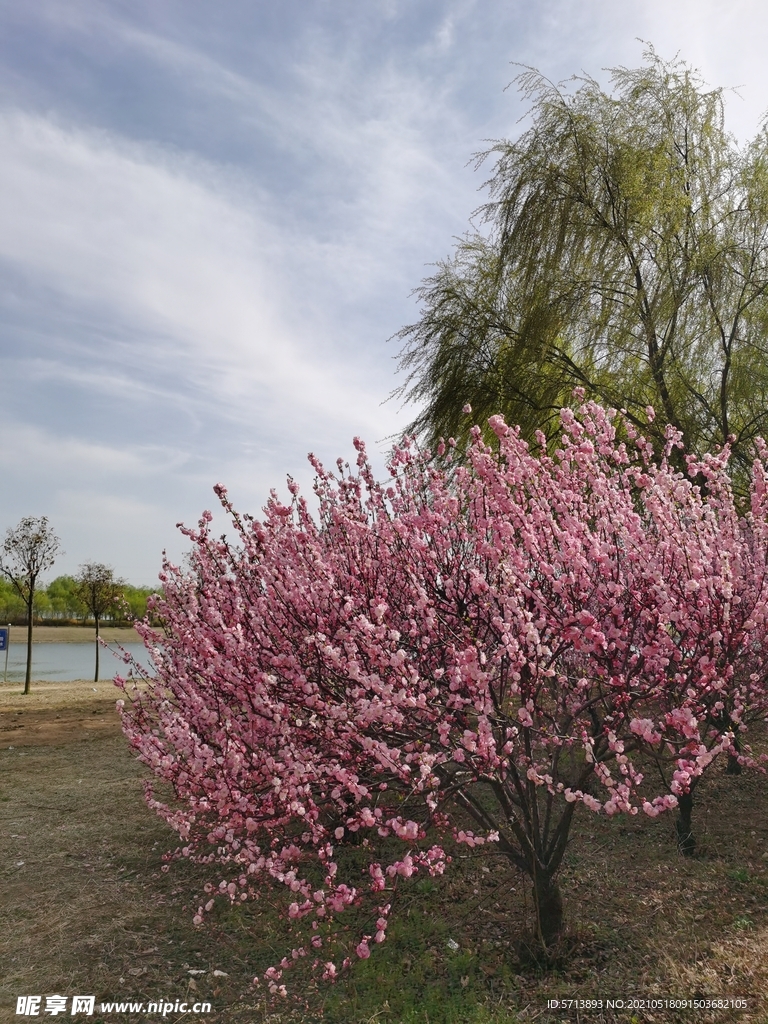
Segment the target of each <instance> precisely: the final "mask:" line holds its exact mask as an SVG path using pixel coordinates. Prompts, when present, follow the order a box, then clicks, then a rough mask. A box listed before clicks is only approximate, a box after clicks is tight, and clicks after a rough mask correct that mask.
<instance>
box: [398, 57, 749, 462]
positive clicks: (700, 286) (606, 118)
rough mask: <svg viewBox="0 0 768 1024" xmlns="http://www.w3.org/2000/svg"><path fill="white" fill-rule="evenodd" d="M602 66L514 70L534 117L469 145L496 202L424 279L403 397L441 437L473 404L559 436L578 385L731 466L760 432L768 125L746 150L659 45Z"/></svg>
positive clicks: (718, 99)
mask: <svg viewBox="0 0 768 1024" xmlns="http://www.w3.org/2000/svg"><path fill="white" fill-rule="evenodd" d="M610 75H611V83H612V88H611V91H610V92H606V91H604V90H603V89H602V88H601V86H600V85H599V84H598V82H597V81H595V80H594V79H592V78H588V77H586V78H584V77H582V78H574V79H572V80H571V81H570V83H566V84H565V85H555V84H553V83H552V82H550V81H549V80H547V79H546V78H545V77H544V76H543V75H541V74H540V73H539V72H538V71H536V70H533V69H527V70H525V71H524V72H523V73H522V74H521V75H519V76H518V78H517V79H516V82H517V84H518V86H519V88H520V90H521V92H522V94H523V96H524V97H525V99H526V100H527V101H528V103H529V104H530V118H531V120H530V126H529V127H528V128H527V130H525V131H524V132H522V134H521V135H520V136H519V138H517V139H516V140H515V141H508V140H501V141H498V142H496V143H495V144H494V145H493V146H492V147H491V148H490V149H488V150H487V151H486V152H483V153H481V154H479V155H478V157H477V165H478V166H480V165H481V164H482V163H484V162H485V161H487V160H488V159H489V158H494V159H495V163H494V165H493V172H492V174H491V177H490V179H489V180H488V181H487V182H486V185H485V187H486V189H487V195H488V202H486V203H485V204H484V205H483V206H482V207H480V209H479V211H477V214H476V216H477V221H476V223H477V225H478V229H477V230H474V231H473V232H472V233H469V234H467V235H466V236H465V237H464V238H462V239H461V240H460V241H459V242H458V244H457V247H456V249H455V252H454V254H453V256H452V257H451V258H449V259H447V260H445V261H443V262H441V263H438V264H437V270H436V272H435V274H434V275H432V276H431V277H429V278H428V279H426V280H425V281H424V282H423V283H422V285H421V287H420V288H419V289H417V295H418V296H419V298H420V300H421V304H422V309H421V316H420V319H419V321H418V322H417V323H415V324H412V325H410V326H408V327H405V328H403V329H402V330H401V331H400V332H399V334H398V337H399V338H400V339H401V340H403V341H404V342H405V344H404V347H403V349H402V352H401V355H400V360H401V368H402V369H403V370H404V371H405V374H406V377H405V381H404V383H403V385H402V386H401V387H400V388H399V389H398V392H396V394H399V395H400V396H401V397H405V398H407V399H410V400H413V401H415V402H417V403H419V404H421V405H422V411H421V412H420V413H419V415H418V416H417V418H416V419H415V421H414V423H413V424H412V426H413V428H414V429H415V431H416V432H417V433H420V434H421V435H422V436H426V437H427V438H428V439H429V440H430V441H431V442H434V441H436V440H437V438H438V437H439V436H441V435H442V436H449V435H454V436H456V437H459V436H461V435H463V433H464V432H465V430H466V427H467V425H468V422H467V421H466V420H465V419H464V418H463V417H462V414H461V409H462V406H463V405H464V403H465V402H467V401H468V402H470V403H471V405H472V406H473V410H474V414H475V415H474V416H473V418H472V422H477V420H478V419H482V418H485V417H488V416H490V415H493V414H495V413H499V412H501V413H503V414H504V416H505V417H506V419H507V420H508V421H509V422H513V423H520V424H521V426H522V427H523V429H524V431H525V432H526V433H527V434H529V435H530V434H533V432H534V431H535V430H537V429H542V430H544V432H545V433H550V432H553V431H555V430H557V424H558V418H557V410H558V409H559V408H560V407H561V406H562V405H565V404H568V403H569V401H570V395H571V392H572V390H573V388H574V387H575V386H578V387H582V388H584V389H585V392H586V394H587V396H588V397H592V398H595V399H598V400H599V401H600V402H602V403H603V404H608V405H612V406H615V407H618V408H623V409H626V411H627V416H628V419H629V420H630V422H634V423H635V424H636V425H637V426H638V427H640V428H641V429H642V430H643V431H644V432H645V433H647V434H650V435H654V434H655V436H656V437H658V438H660V437H661V435H662V433H663V430H664V427H665V426H666V425H667V424H672V425H673V426H675V427H676V428H678V429H679V430H681V431H682V433H683V436H684V438H685V442H686V445H687V446H688V448H689V449H692V450H698V451H704V450H710V449H712V448H713V447H714V446H716V445H718V444H722V443H723V442H724V441H725V440H726V439H727V438H728V437H729V435H734V436H735V439H736V440H735V445H734V453H735V459H736V461H737V463H738V461H739V460H742V461H743V460H744V459H745V458H746V457H747V453H748V449H749V447H750V445H749V442H750V441H751V440H752V439H753V438H754V437H755V436H756V435H757V434H760V433H765V431H766V428H768V363H767V360H766V354H767V352H768V343H767V342H766V340H765V339H766V333H767V331H768V129H767V128H766V126H765V125H763V127H762V128H761V130H760V131H759V133H758V134H757V136H756V138H755V139H754V140H753V141H752V142H751V143H749V144H747V145H744V146H739V145H738V144H737V142H736V140H735V139H734V138H733V136H731V135H730V134H728V132H727V131H726V130H725V125H724V112H723V92H722V90H721V89H708V88H707V87H706V86H705V85H704V83H703V82H702V80H701V78H700V76H699V74H698V73H697V72H696V71H695V70H693V69H691V68H690V67H689V66H688V65H686V64H685V63H683V62H681V61H678V60H676V61H673V62H671V63H668V62H665V61H663V60H662V59H661V58H660V57H659V56H658V55H657V54H656V53H655V51H654V50H653V49H649V50H647V51H646V52H645V54H644V63H643V66H642V67H640V68H638V69H635V70H629V69H626V68H616V69H613V70H612V71H611V72H610ZM649 406H653V407H654V409H655V411H656V418H655V420H652V419H651V417H649V414H648V412H647V407H649Z"/></svg>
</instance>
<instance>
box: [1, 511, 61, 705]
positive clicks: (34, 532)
mask: <svg viewBox="0 0 768 1024" xmlns="http://www.w3.org/2000/svg"><path fill="white" fill-rule="evenodd" d="M61 553H62V552H61V543H60V541H59V538H58V537H57V536H56V534H55V533H54V532H53V529H52V527H51V526H50V524H49V523H48V517H47V516H42V518H40V519H36V518H35V517H34V516H25V517H24V518H23V519H22V520H21V522H20V523H19V524H18V526H16V527H15V528H14V529H11V528H10V527H9V529H8V530H7V531H6V534H5V541H4V542H3V548H2V552H1V553H0V572H2V573H3V575H4V576H5V577H7V579H9V580H10V581H11V583H12V584H13V587H14V589H15V590H16V591H17V593H18V594H19V596H20V597H21V599H22V600H23V601H24V604H25V605H26V607H27V671H26V676H25V680H24V693H29V683H30V679H31V678H32V626H33V605H34V601H35V588H36V586H37V581H38V578H39V576H40V574H41V573H42V572H45V571H46V569H50V568H51V566H52V565H53V563H54V562H55V561H56V556H57V555H59V554H61Z"/></svg>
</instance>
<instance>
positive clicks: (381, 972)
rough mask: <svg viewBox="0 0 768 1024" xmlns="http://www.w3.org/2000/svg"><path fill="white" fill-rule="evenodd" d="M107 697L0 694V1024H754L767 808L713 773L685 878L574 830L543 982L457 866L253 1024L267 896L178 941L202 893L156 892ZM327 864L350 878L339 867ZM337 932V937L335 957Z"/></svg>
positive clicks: (498, 866)
mask: <svg viewBox="0 0 768 1024" xmlns="http://www.w3.org/2000/svg"><path fill="white" fill-rule="evenodd" d="M115 695H116V691H115V690H114V688H113V687H112V685H111V684H109V683H100V684H96V687H95V692H94V684H92V683H85V682H83V683H73V684H62V683H54V684H35V685H34V686H33V693H32V694H31V696H30V697H26V698H25V697H22V696H20V695H19V688H18V684H17V685H16V686H14V687H5V688H2V689H0V772H1V774H0V780H1V781H0V823H1V826H0V833H1V835H2V838H0V855H1V857H0V864H1V865H2V867H0V871H2V875H3V879H2V889H3V898H2V903H3V906H2V909H3V917H4V921H5V923H4V926H3V929H2V931H0V963H2V965H3V970H2V980H0V1021H3V1022H5V1021H11V1020H21V1019H26V1018H22V1017H17V1016H16V1015H15V1003H16V997H17V996H19V995H35V994H37V995H45V994H54V993H57V994H61V995H68V996H70V997H71V996H72V995H95V996H96V1002H97V1011H96V1013H95V1015H94V1016H93V1017H87V1018H86V1017H83V1018H77V1019H82V1020H89V1021H92V1022H93V1024H99V1022H100V1021H107V1020H110V1021H116V1020H120V1021H124V1022H128V1021H133V1020H134V1019H135V1020H136V1021H139V1020H141V1021H147V1020H151V1019H153V1018H152V1017H147V1016H146V1015H141V1016H135V1017H132V1016H131V1015H130V1014H128V1013H125V1014H110V1015H108V1016H106V1015H105V1016H100V1015H99V1011H98V1005H99V1003H101V1002H102V1001H118V1000H126V1001H128V1000H132V1001H142V1000H143V1001H149V1000H155V1001H157V1000H161V999H162V1000H168V1001H171V1002H175V1001H176V1000H187V1001H188V1002H190V1003H192V1002H194V1001H203V1000H207V1001H210V1002H211V1004H212V1007H213V1012H212V1013H210V1014H206V1015H205V1016H200V1017H197V1018H192V1017H191V1016H190V1015H187V1016H184V1017H183V1019H184V1020H191V1019H198V1020H201V1021H206V1022H212V1024H213V1022H215V1024H229V1022H232V1024H240V1022H242V1024H255V1022H262V1021H263V1022H267V1021H270V1022H272V1024H283V1022H294V1021H320V1020H323V1021H327V1022H331V1024H357V1022H373V1021H376V1022H382V1024H383V1022H387V1021H390V1022H394V1024H400V1022H403V1024H449V1022H451V1024H453V1022H455V1024H459V1022H462V1024H463V1022H467V1024H518V1022H523V1021H532V1020H536V1021H538V1022H540V1024H555V1022H560V1021H576V1020H580V1021H606V1022H608V1021H616V1022H619V1021H621V1022H630V1021H633V1020H636V1021H646V1020H648V1021H664V1022H667V1021H678V1020H679V1021H691V1020H695V1021H696V1022H697V1024H698V1022H703V1021H710V1020H711V1021H718V1022H724V1021H731V1020H733V1021H736V1020H739V1021H742V1022H746V1021H755V1022H759V1021H765V1020H768V1002H766V1000H765V996H766V994H768V814H767V813H766V812H768V788H767V787H766V784H765V782H766V780H765V778H764V777H763V776H761V775H759V774H758V773H753V772H749V773H745V774H743V775H742V776H740V777H731V776H726V775H724V774H723V773H722V771H717V772H715V774H714V775H713V776H712V777H711V778H708V779H706V780H705V781H704V782H703V783H702V784H701V787H700V790H699V792H698V793H697V809H696V811H695V815H696V827H697V838H698V842H699V849H698V855H697V856H696V857H695V858H693V859H682V858H679V857H678V856H677V855H676V853H675V850H674V840H673V824H672V817H671V816H670V817H663V816H662V817H661V818H659V819H658V820H657V821H650V820H639V818H626V819H622V820H613V821H609V820H607V819H604V818H600V817H597V816H595V815H591V814H588V813H583V814H582V815H581V816H580V818H579V819H578V823H577V827H576V831H575V834H574V840H573V842H572V844H571V847H570V851H569V853H568V855H567V860H566V864H565V866H564V869H563V871H562V874H561V883H562V888H563V895H564V898H565V904H566V915H567V918H568V921H569V929H568V934H567V936H566V938H565V939H564V940H563V943H562V947H561V949H559V950H557V951H555V954H554V956H553V960H552V963H550V964H549V965H544V964H542V963H541V958H540V956H539V955H538V952H537V950H536V948H535V946H533V945H532V944H531V943H529V942H528V941H527V940H526V935H527V934H529V932H530V929H531V926H532V907H531V901H530V893H529V891H528V887H527V885H526V884H525V881H524V880H523V879H522V878H521V877H520V875H519V874H517V873H516V872H514V871H512V870H510V869H509V868H508V867H507V866H506V865H505V864H504V862H502V861H501V860H499V859H498V858H489V857H478V856H476V855H474V854H473V851H468V850H466V849H463V850H462V851H461V852H462V854H463V856H461V857H459V858H457V860H456V861H455V863H454V865H452V868H451V870H450V872H449V873H448V874H447V875H446V877H445V878H444V879H437V880H432V879H417V880H415V881H413V882H412V883H411V884H410V885H409V887H408V889H407V891H406V892H405V893H404V899H403V904H402V911H403V912H402V913H401V915H400V916H399V917H395V918H394V919H393V922H392V925H391V928H390V938H389V939H388V940H387V942H385V943H384V944H383V945H381V946H377V947H374V949H373V953H372V956H371V958H370V959H369V960H368V961H365V962H360V963H357V964H356V966H355V969H354V970H353V971H352V973H351V974H350V975H349V976H348V977H346V978H345V979H344V980H343V981H342V982H340V983H338V984H337V985H335V986H328V985H325V984H322V983H321V984H316V983H315V982H314V981H313V980H312V978H311V977H310V976H309V975H308V974H307V973H306V972H304V971H303V970H302V968H303V964H300V966H299V968H298V969H296V970H295V971H291V972H288V973H287V974H286V976H285V978H284V980H285V981H286V983H287V984H288V985H289V986H290V987H291V989H292V990H293V992H294V993H295V995H296V1001H295V1002H289V1001H286V1000H282V1001H280V1002H278V1003H277V1004H274V1003H272V1002H270V1001H269V1000H268V999H267V997H266V995H265V994H264V992H263V987H262V989H261V990H257V989H255V988H254V987H253V985H252V983H251V979H252V978H253V975H254V974H256V973H259V974H263V971H264V969H265V968H266V967H267V966H269V965H270V964H274V963H277V962H278V961H279V960H280V959H281V957H282V956H283V955H285V953H286V952H288V951H289V949H290V946H291V942H290V940H289V938H288V937H287V932H286V926H285V922H284V921H283V920H282V919H281V918H280V916H279V914H278V910H277V908H276V906H275V905H274V904H273V902H272V897H271V896H270V894H269V893H267V894H265V897H264V898H263V899H262V900H260V901H259V902H258V903H255V904H247V905H245V906H242V907H235V908H230V907H226V906H225V907H221V908H219V909H214V911H213V912H212V913H211V914H210V915H209V916H208V917H206V919H205V923H204V924H203V926H202V927H200V928H196V927H195V926H194V925H193V923H192V916H193V914H194V911H195V909H196V907H197V906H198V905H199V903H200V902H201V900H200V895H201V893H202V887H203V884H204V883H205V881H207V880H209V879H211V880H214V881H217V880H218V875H217V874H216V872H215V869H214V870H213V871H211V869H210V868H204V867H202V866H196V865H191V864H189V863H187V862H176V863H174V864H172V865H171V868H170V870H169V871H168V872H163V871H162V870H161V868H162V866H163V862H162V860H161V856H162V854H163V852H164V851H166V850H168V849H172V848H174V847H175V846H176V845H177V844H176V842H175V841H174V840H175V835H174V834H173V833H172V832H171V831H170V830H169V829H168V828H167V826H166V825H165V824H164V823H163V822H162V821H161V820H160V819H159V818H157V817H156V815H155V814H154V813H152V812H150V811H149V810H148V809H147V807H146V805H145V804H144V801H143V797H142V787H141V781H142V778H143V777H144V772H143V769H142V768H141V766H140V765H139V764H138V763H137V762H136V760H135V759H134V758H133V756H132V755H131V753H130V752H129V750H128V749H127V745H126V743H125V740H124V738H123V737H122V734H121V733H120V731H119V723H118V719H117V715H116V712H115V711H114V699H115ZM468 854H469V855H468ZM343 856H344V857H345V858H346V861H347V867H348V868H349V869H350V870H354V868H355V865H356V863H357V859H359V851H357V850H355V849H354V848H352V849H350V850H348V851H345V853H344V854H343ZM341 870H343V867H342V869H341ZM358 928H359V929H360V930H363V929H364V928H365V923H364V922H363V921H358V922H355V921H354V919H352V918H350V935H352V934H355V932H356V930H357V929H358ZM217 970H218V971H220V972H225V973H224V974H222V975H214V973H213V972H214V971H217ZM194 971H197V972H200V971H203V972H205V973H196V974H194V973H191V972H194ZM729 995H730V996H748V997H749V1000H750V1011H749V1012H748V1013H747V1014H737V1013H730V1012H727V1011H719V1012H717V1013H712V1014H708V1013H707V1012H705V1011H696V1012H695V1013H694V1012H692V1011H689V1012H675V1011H672V1010H669V1009H667V1010H652V1011H650V1012H649V1011H637V1010H635V1011H629V1010H627V1011H608V1010H606V1009H605V1008H603V1010H589V1009H585V1008H580V1009H579V1010H578V1011H577V1010H576V1009H572V1010H563V1009H559V1010H556V1011H555V1010H548V1009H547V1001H548V1000H552V999H560V1000H563V999H585V1000H590V999H603V1000H604V1001H605V1000H606V999H607V998H612V999H625V1000H629V999H631V998H632V997H641V998H645V999H649V998H654V997H681V998H682V997H684V998H693V997H699V998H701V997H707V996H729ZM39 1019H47V1018H45V1017H41V1018H39ZM57 1019H58V1018H57ZM67 1019H69V1016H68V1017H67ZM155 1019H161V1018H159V1017H158V1018H155ZM181 1019H182V1016H181V1015H180V1014H175V1015H174V1014H173V1013H171V1014H169V1015H167V1016H166V1017H165V1020H169V1021H174V1020H181Z"/></svg>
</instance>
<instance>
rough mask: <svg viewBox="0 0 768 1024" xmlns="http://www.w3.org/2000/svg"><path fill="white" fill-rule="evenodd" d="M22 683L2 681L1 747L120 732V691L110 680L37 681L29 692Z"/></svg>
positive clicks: (67, 740)
mask: <svg viewBox="0 0 768 1024" xmlns="http://www.w3.org/2000/svg"><path fill="white" fill-rule="evenodd" d="M20 686H21V684H20V683H7V684H5V685H0V749H2V748H7V747H9V746H13V747H19V746H40V745H53V746H57V745H59V744H62V743H77V742H79V741H80V740H83V739H87V738H89V737H90V736H93V735H95V734H98V735H103V736H116V735H117V734H118V733H119V732H120V718H119V716H118V714H117V711H116V709H115V702H116V701H117V699H118V698H119V697H120V695H121V694H120V691H119V690H118V689H117V687H116V686H115V685H114V684H113V683H112V682H111V681H107V682H99V683H93V682H73V683H50V682H36V683H33V684H32V692H31V693H29V694H27V695H26V696H25V695H24V694H23V693H21V691H20Z"/></svg>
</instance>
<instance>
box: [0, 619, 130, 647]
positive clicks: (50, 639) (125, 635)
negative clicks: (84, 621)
mask: <svg viewBox="0 0 768 1024" xmlns="http://www.w3.org/2000/svg"><path fill="white" fill-rule="evenodd" d="M0 625H2V623H0ZM95 636H96V630H95V629H94V628H93V626H35V628H34V630H33V631H32V639H33V640H34V642H35V643H36V644H46V643H59V644H62V643H67V644H75V643H81V644H82V643H88V642H90V641H93V640H94V639H95ZM99 636H100V637H101V638H102V640H105V641H106V642H107V643H110V644H111V643H119V644H121V643H128V642H131V641H134V640H138V639H139V634H138V633H137V632H136V630H135V629H134V628H133V626H102V627H101V629H100V630H99ZM26 642H27V627H26V626H11V643H12V644H25V643H26Z"/></svg>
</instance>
